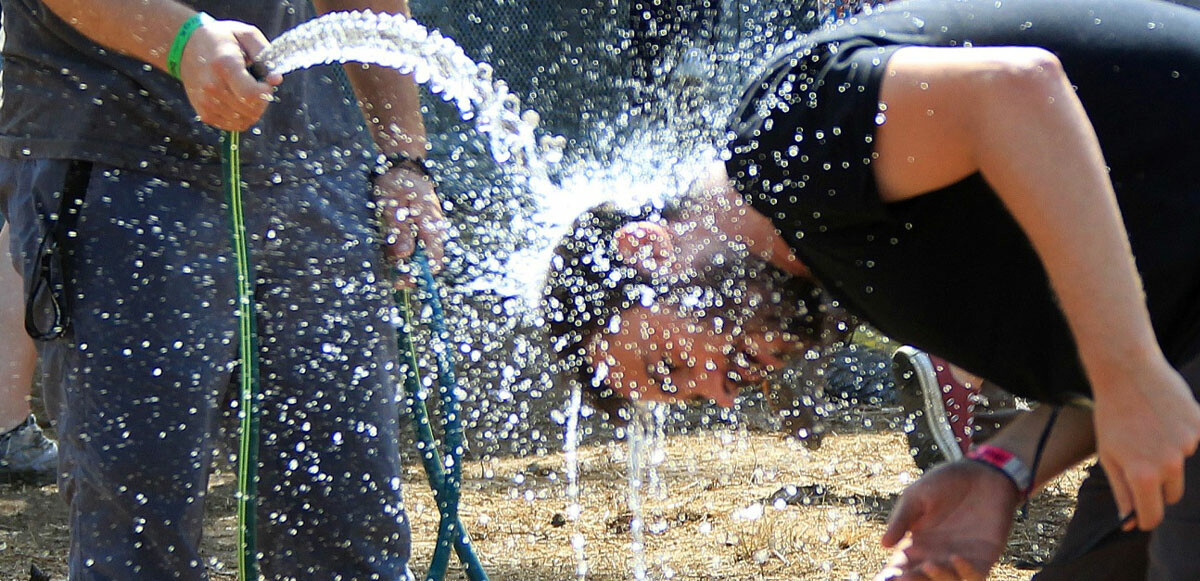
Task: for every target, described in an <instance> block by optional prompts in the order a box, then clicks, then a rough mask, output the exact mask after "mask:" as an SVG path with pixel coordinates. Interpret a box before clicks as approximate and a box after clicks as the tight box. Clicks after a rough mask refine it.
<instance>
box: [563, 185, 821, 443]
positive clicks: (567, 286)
mask: <svg viewBox="0 0 1200 581" xmlns="http://www.w3.org/2000/svg"><path fill="white" fill-rule="evenodd" d="M680 212H681V209H680V207H679V206H668V207H665V208H656V207H648V206H647V207H642V208H639V209H637V210H634V211H625V210H621V209H619V208H618V207H617V206H615V205H613V204H604V205H600V206H597V207H594V208H592V209H591V210H588V211H587V212H585V213H583V214H582V215H580V216H579V217H578V218H577V219H576V220H575V222H574V223H573V224H572V226H571V229H570V231H569V232H568V233H567V234H566V235H565V236H563V238H562V239H561V240H559V243H558V245H557V246H556V248H555V250H554V255H553V258H552V259H551V264H550V269H549V272H548V273H547V276H546V284H545V287H544V289H543V294H542V308H543V315H544V317H545V319H546V321H547V324H548V333H549V341H550V352H551V354H552V357H553V359H554V362H553V364H552V365H553V368H552V371H553V372H554V373H555V374H556V376H558V377H560V378H564V379H565V380H566V381H568V382H577V383H578V385H581V386H582V387H583V388H584V392H585V393H586V394H588V396H587V397H588V399H589V401H590V403H591V404H592V405H593V407H595V408H597V409H598V410H600V411H602V412H604V413H606V414H607V415H608V417H609V418H610V419H613V420H616V421H621V420H622V419H626V418H624V416H623V414H622V410H623V409H624V408H625V407H626V405H627V404H628V403H629V402H628V400H627V398H625V397H624V396H622V395H620V394H619V393H618V392H617V391H616V390H615V389H613V386H612V385H610V384H609V382H608V381H607V380H606V378H604V377H602V376H600V375H598V374H597V373H596V370H595V369H594V368H593V366H592V365H591V362H590V360H589V359H588V356H587V346H588V341H589V340H591V338H592V337H593V336H594V335H595V334H596V333H598V332H600V331H601V330H603V329H605V328H608V327H610V326H613V325H614V323H615V321H616V317H619V316H620V314H621V313H622V312H623V311H625V310H626V309H629V308H632V307H634V306H638V305H645V306H648V305H649V304H651V303H652V302H653V301H654V300H655V299H657V298H659V297H671V296H675V297H679V296H681V295H684V296H686V297H688V298H687V299H686V300H683V301H682V302H683V303H687V304H690V305H697V304H699V305H700V306H699V307H695V306H693V307H692V308H693V309H694V311H695V312H696V314H698V315H701V316H703V315H705V314H706V311H707V314H712V313H713V311H714V310H715V311H717V312H728V311H731V310H736V308H737V307H735V306H734V304H733V303H739V302H740V301H738V300H737V299H736V298H735V299H734V300H729V297H736V296H737V295H738V294H739V293H742V294H744V290H745V287H746V285H747V284H756V285H759V288H765V289H766V290H767V291H768V292H767V293H766V294H768V295H769V299H768V301H769V302H770V303H772V304H775V305H780V306H782V305H792V306H794V307H795V308H793V309H789V311H790V312H791V315H790V316H789V317H788V318H787V320H786V321H784V326H785V327H786V328H788V330H789V332H791V333H793V334H795V335H796V336H798V338H799V340H800V341H802V342H805V343H807V344H810V345H811V344H816V343H819V342H820V340H821V338H822V336H825V335H827V333H826V332H824V331H825V324H824V323H825V319H826V317H825V315H824V313H826V312H827V309H826V308H825V305H826V304H827V303H828V302H829V301H828V298H827V296H826V295H825V293H824V292H823V291H822V290H821V289H820V288H819V287H817V286H816V285H815V284H813V283H812V282H811V281H809V280H806V279H803V278H801V277H796V276H791V275H788V274H785V273H783V272H782V271H780V270H779V269H777V268H775V267H773V266H770V265H768V264H767V263H766V262H765V261H762V260H759V259H756V258H752V257H748V256H744V257H743V258H744V260H743V261H740V263H739V264H729V263H725V264H720V265H706V267H705V268H702V269H701V270H700V272H693V273H688V274H686V275H683V276H651V275H649V274H647V273H645V272H643V271H641V270H639V269H638V268H636V267H635V266H634V265H632V264H629V263H628V262H627V261H625V260H624V259H623V258H622V257H621V256H620V254H619V251H618V249H617V243H616V236H615V235H616V233H617V231H618V230H620V229H621V227H623V226H624V225H626V224H629V223H632V222H638V221H645V220H650V221H657V220H663V221H669V220H672V219H674V218H677V217H678V216H679V213H680ZM738 271H741V272H738ZM733 272H738V275H737V276H731V273H733ZM739 286H740V287H741V288H740V290H739ZM739 306H740V307H743V308H761V307H762V306H763V305H739ZM810 307H812V308H810Z"/></svg>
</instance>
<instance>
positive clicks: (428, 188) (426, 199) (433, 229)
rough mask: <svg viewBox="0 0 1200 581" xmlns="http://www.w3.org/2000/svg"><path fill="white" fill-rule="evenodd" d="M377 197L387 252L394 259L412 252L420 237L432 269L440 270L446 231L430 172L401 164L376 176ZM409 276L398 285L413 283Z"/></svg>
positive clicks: (440, 205) (403, 278)
mask: <svg viewBox="0 0 1200 581" xmlns="http://www.w3.org/2000/svg"><path fill="white" fill-rule="evenodd" d="M375 199H376V203H377V204H378V208H379V214H380V227H381V228H382V229H383V235H384V242H385V246H384V253H385V254H386V255H387V258H388V260H389V261H391V262H399V261H401V260H404V259H406V258H408V257H409V256H412V253H413V250H414V249H415V248H416V244H417V241H418V240H420V242H421V243H422V246H423V247H424V249H425V256H426V257H427V258H428V259H429V266H430V268H431V269H432V270H433V272H438V271H440V270H441V266H442V258H443V256H444V254H445V251H444V248H445V242H446V231H447V229H448V227H449V225H448V222H447V221H446V218H445V217H444V216H443V215H442V202H441V200H439V199H438V196H437V192H436V191H435V190H434V184H433V180H431V179H429V176H427V175H425V174H423V173H421V172H420V171H417V170H416V169H414V168H411V167H409V166H408V165H407V164H401V165H397V166H395V167H393V168H392V169H390V170H388V171H387V173H384V174H383V175H380V176H378V177H376V178H375ZM408 279H409V277H400V278H399V280H398V281H397V285H399V286H401V287H407V286H411V284H412V281H411V280H408Z"/></svg>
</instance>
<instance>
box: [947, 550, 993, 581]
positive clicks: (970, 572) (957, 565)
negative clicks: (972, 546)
mask: <svg viewBox="0 0 1200 581" xmlns="http://www.w3.org/2000/svg"><path fill="white" fill-rule="evenodd" d="M950 565H951V566H953V567H954V572H955V573H956V574H958V577H959V578H960V579H964V580H965V581H984V579H985V578H986V575H985V574H984V573H981V572H980V571H979V570H978V569H976V568H975V566H974V565H972V564H971V562H970V561H968V560H966V559H964V558H962V557H960V556H958V555H950Z"/></svg>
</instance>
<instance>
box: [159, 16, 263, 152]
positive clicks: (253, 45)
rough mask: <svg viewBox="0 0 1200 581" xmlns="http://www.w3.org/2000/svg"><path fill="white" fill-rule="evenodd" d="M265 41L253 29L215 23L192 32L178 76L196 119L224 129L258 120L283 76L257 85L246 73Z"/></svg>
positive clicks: (236, 128) (245, 126)
mask: <svg viewBox="0 0 1200 581" xmlns="http://www.w3.org/2000/svg"><path fill="white" fill-rule="evenodd" d="M268 44H269V43H268V42H267V38H266V37H265V36H263V33H262V32H261V31H259V30H258V29H257V28H255V27H254V26H251V25H249V24H246V23H244V22H236V21H233V20H219V21H216V22H210V23H208V24H205V25H204V26H201V27H200V28H198V29H197V30H196V32H194V33H192V37H191V39H190V40H189V41H188V43H187V47H186V48H184V51H183V55H182V57H181V59H180V61H179V76H180V80H181V81H182V82H183V88H184V90H185V91H187V96H188V101H190V102H191V104H192V108H194V109H195V110H196V114H197V115H199V116H200V120H201V121H203V122H205V123H207V124H209V125H212V126H214V127H217V128H218V129H224V130H226V131H245V130H247V129H249V128H250V127H251V126H253V125H254V124H255V123H257V122H258V119H259V117H262V114H263V112H264V111H266V110H267V104H269V103H270V102H271V98H272V93H273V87H275V86H277V85H279V83H281V82H283V77H282V76H281V75H278V74H272V75H270V76H269V77H267V78H266V79H264V80H263V81H257V80H255V79H254V77H253V76H252V75H251V74H250V73H249V72H247V71H246V67H247V66H249V65H250V64H251V63H252V62H254V57H255V56H257V55H258V53H259V52H262V50H263V49H264V48H266V47H267V45H268Z"/></svg>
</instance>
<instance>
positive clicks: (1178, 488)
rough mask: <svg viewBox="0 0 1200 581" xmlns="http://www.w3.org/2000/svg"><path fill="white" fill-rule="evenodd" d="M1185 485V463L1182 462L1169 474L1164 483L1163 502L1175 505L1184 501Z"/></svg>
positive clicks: (1173, 467)
mask: <svg viewBox="0 0 1200 581" xmlns="http://www.w3.org/2000/svg"><path fill="white" fill-rule="evenodd" d="M1184 484H1185V483H1184V478H1183V462H1182V461H1180V463H1178V464H1176V465H1174V466H1172V467H1171V468H1170V469H1169V470H1168V472H1167V477H1166V481H1165V482H1163V501H1164V502H1166V503H1167V504H1175V503H1176V502H1179V501H1180V500H1182V499H1183V489H1184Z"/></svg>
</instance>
